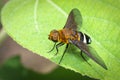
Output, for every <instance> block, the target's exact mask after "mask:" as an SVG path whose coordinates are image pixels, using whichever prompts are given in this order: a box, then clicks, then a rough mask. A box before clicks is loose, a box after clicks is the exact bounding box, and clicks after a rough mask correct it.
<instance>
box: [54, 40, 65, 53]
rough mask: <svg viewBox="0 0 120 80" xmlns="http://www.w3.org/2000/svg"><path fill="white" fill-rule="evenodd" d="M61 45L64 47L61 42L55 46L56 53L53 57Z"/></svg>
mask: <svg viewBox="0 0 120 80" xmlns="http://www.w3.org/2000/svg"><path fill="white" fill-rule="evenodd" d="M62 45H64V43H62V42H60V43H58V44H57V45H56V50H57V52H56V54H55V55H57V54H58V48H59V47H60V46H62Z"/></svg>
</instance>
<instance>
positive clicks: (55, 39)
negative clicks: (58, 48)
mask: <svg viewBox="0 0 120 80" xmlns="http://www.w3.org/2000/svg"><path fill="white" fill-rule="evenodd" d="M48 39H50V40H52V41H53V42H58V39H59V32H58V31H57V30H52V31H51V32H50V34H49V37H48Z"/></svg>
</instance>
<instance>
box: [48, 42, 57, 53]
mask: <svg viewBox="0 0 120 80" xmlns="http://www.w3.org/2000/svg"><path fill="white" fill-rule="evenodd" d="M55 46H56V42H55V44H54V46H53V48H52V49H51V50H50V51H48V53H49V52H51V51H53V50H54V48H55Z"/></svg>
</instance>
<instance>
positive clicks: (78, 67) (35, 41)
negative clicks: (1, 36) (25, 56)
mask: <svg viewBox="0 0 120 80" xmlns="http://www.w3.org/2000/svg"><path fill="white" fill-rule="evenodd" d="M119 4H120V2H119V0H116V1H114V0H80V1H78V2H75V1H74V0H69V1H68V0H64V1H62V0H61V1H60V0H59V1H58V0H46V1H44V0H10V1H9V2H8V3H7V4H6V6H4V8H3V10H2V24H3V26H4V28H5V30H6V32H7V33H8V34H9V35H10V36H11V37H12V38H13V39H14V40H15V41H17V42H18V43H19V44H20V45H22V46H23V47H25V48H27V49H29V50H31V51H33V52H34V53H36V54H39V55H41V56H44V57H45V58H48V59H50V60H52V61H53V62H55V63H58V62H59V60H60V58H61V55H62V53H63V51H64V49H65V46H62V47H60V48H59V54H58V55H57V56H54V54H55V53H56V50H54V51H53V52H51V53H47V52H48V51H49V50H50V49H51V48H52V47H53V45H54V43H53V42H51V41H50V40H48V35H49V32H50V31H51V30H53V29H58V30H59V29H62V28H63V26H64V24H65V22H66V20H67V16H68V14H69V12H70V11H71V10H72V9H73V8H78V9H79V10H80V12H81V14H82V17H83V24H82V27H81V29H80V31H82V32H84V33H86V34H88V35H89V36H90V37H91V38H92V44H90V45H91V46H92V47H93V48H94V49H95V50H96V51H97V53H98V54H99V56H100V57H101V58H102V59H103V60H104V62H105V64H106V65H107V68H108V70H105V69H103V68H102V67H101V66H99V65H98V64H96V63H95V62H94V61H93V60H91V59H89V58H88V59H87V60H88V62H89V63H90V64H91V65H92V66H89V65H88V64H87V63H86V62H85V61H84V60H83V59H82V58H81V56H79V51H80V50H79V49H77V48H76V47H74V46H73V45H71V47H69V50H68V51H67V53H66V54H65V56H64V58H63V60H62V63H61V64H60V65H61V66H63V67H65V68H68V69H71V70H74V71H75V72H78V73H81V74H82V75H88V76H90V77H94V78H99V79H102V80H113V79H114V80H117V79H118V78H119V77H120V74H119V73H120V67H119V66H120V54H119V52H120V49H119V48H120V45H119V43H120V37H119V35H120V27H119V26H120V15H119V14H120V10H119V9H120V5H119Z"/></svg>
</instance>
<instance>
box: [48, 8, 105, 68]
mask: <svg viewBox="0 0 120 80" xmlns="http://www.w3.org/2000/svg"><path fill="white" fill-rule="evenodd" d="M81 25H82V16H81V13H80V11H79V10H78V9H76V8H75V9H72V10H71V12H70V14H69V16H68V19H67V22H66V24H65V26H64V28H63V29H61V30H52V31H51V32H50V34H49V39H50V40H52V41H53V42H55V44H54V46H53V48H52V49H51V50H50V51H49V52H51V51H52V50H53V49H54V48H55V47H56V50H57V52H56V54H57V53H58V48H59V47H60V46H62V45H64V44H66V48H65V50H64V52H63V55H62V57H61V59H60V61H59V64H60V63H61V61H62V59H63V57H64V55H65V52H66V50H67V49H68V46H69V45H70V44H73V45H75V46H76V47H78V48H79V49H80V50H81V56H82V58H83V59H84V60H86V59H85V58H84V57H83V55H82V52H84V53H85V54H86V55H87V56H88V57H90V58H91V59H92V60H93V61H95V62H96V63H97V64H99V65H100V66H102V67H103V68H104V69H107V67H106V65H105V63H104V61H103V60H102V59H101V58H100V57H99V56H98V55H97V53H96V52H95V51H94V50H93V48H92V47H90V46H88V44H90V43H91V38H90V37H89V36H88V35H87V34H85V33H82V32H80V31H77V28H78V26H81ZM57 42H59V43H58V44H57Z"/></svg>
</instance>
